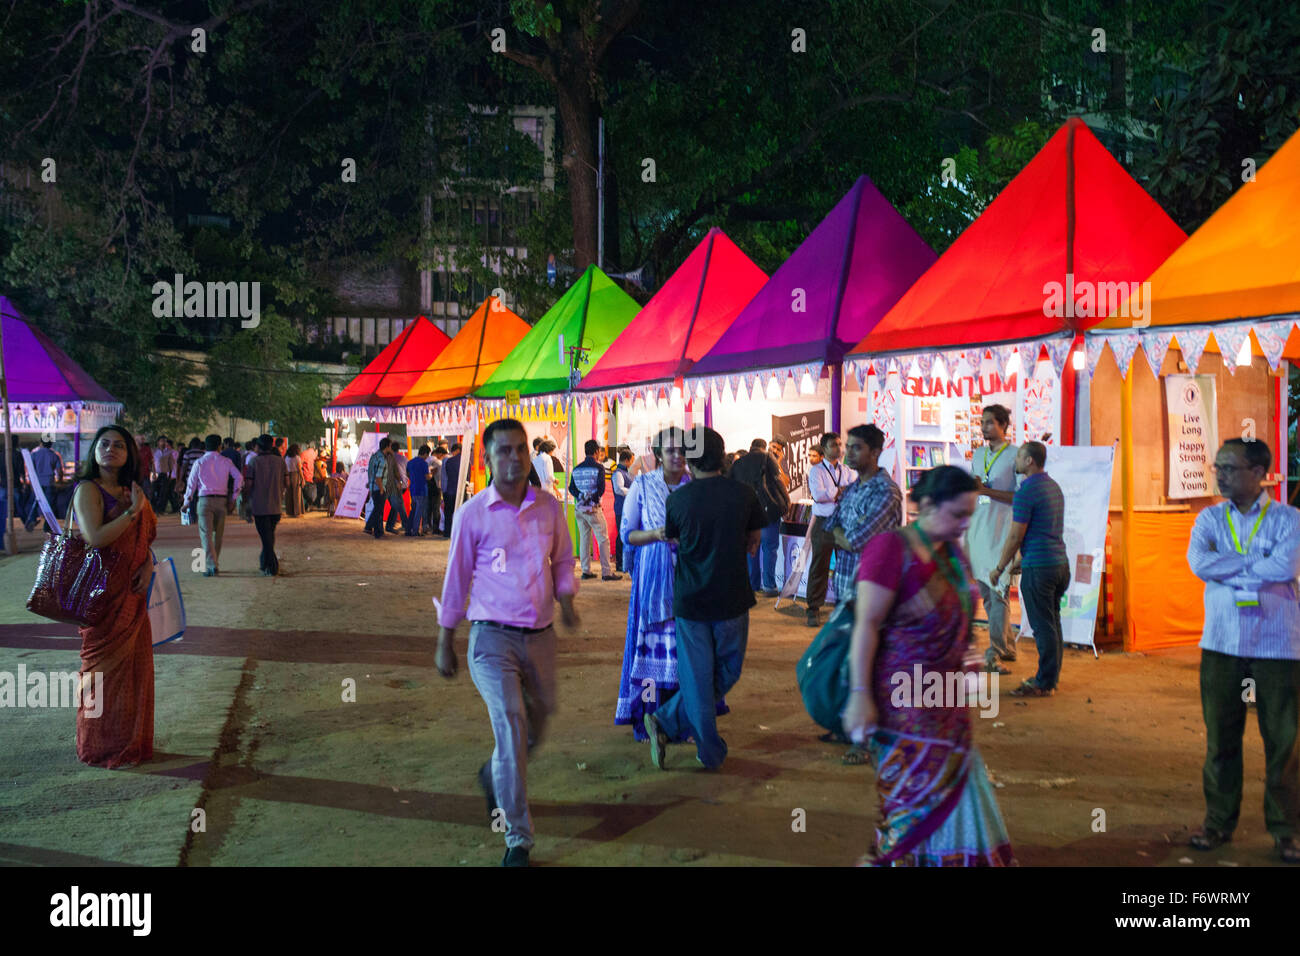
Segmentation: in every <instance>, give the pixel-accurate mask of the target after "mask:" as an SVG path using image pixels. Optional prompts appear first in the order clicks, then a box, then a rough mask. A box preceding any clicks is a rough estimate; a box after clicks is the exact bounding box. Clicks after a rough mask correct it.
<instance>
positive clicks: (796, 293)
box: [686, 176, 935, 484]
mask: <svg viewBox="0 0 1300 956" xmlns="http://www.w3.org/2000/svg"><path fill="white" fill-rule="evenodd" d="M934 260H935V255H934V252H933V251H932V250H931V249H930V247H929V246H927V245H926V244H925V242H924V241H923V240H922V239H921V237H920V236H918V235H917V234H916V232H915V231H913V229H912V227H911V226H909V225H908V224H907V222H906V221H905V220H904V219H903V217H902V216H900V215H899V214H898V212H897V211H896V210H895V209H894V207H893V206H891V205H890V204H889V200H887V199H886V198H885V197H884V196H883V195H881V193H880V191H879V190H878V189H876V187H875V186H874V185H873V184H872V182H871V180H870V179H868V178H867V177H866V176H861V177H859V178H858V180H857V182H855V183H854V184H853V187H852V188H851V189H850V190H849V191H848V193H846V194H845V195H844V197H843V198H842V199H841V200H840V201H839V202H838V203H836V204H835V207H834V208H833V209H832V210H831V211H830V212H829V213H828V214H827V216H826V218H825V219H823V220H822V221H821V222H820V223H818V225H817V227H816V228H815V229H813V231H812V232H811V233H809V235H808V237H807V238H806V239H805V240H804V241H803V242H802V243H801V244H800V245H799V247H798V248H797V249H796V250H795V251H794V252H793V253H792V254H791V255H790V258H789V259H787V260H786V261H785V262H784V263H782V264H781V266H780V267H779V268H778V269H777V270H776V272H775V273H773V275H772V277H771V278H770V279H769V280H768V281H767V283H766V284H765V285H764V286H763V287H762V288H761V289H760V290H759V291H758V293H757V294H756V295H755V296H754V298H753V299H752V300H751V301H750V303H749V304H748V305H747V306H746V307H745V308H744V310H743V311H742V312H741V313H740V315H739V316H737V317H736V319H735V321H733V322H732V323H731V325H730V326H729V327H728V328H727V330H726V331H725V332H724V333H723V334H722V335H721V336H720V337H719V339H718V341H717V343H716V344H715V345H714V346H713V347H712V348H711V349H709V351H708V352H707V353H706V354H705V355H704V356H703V357H702V358H701V359H700V360H699V361H698V362H696V363H695V365H694V366H693V367H692V368H691V369H690V371H689V372H688V373H687V375H686V384H687V387H688V389H689V390H690V391H691V392H692V393H693V394H695V395H697V396H699V395H700V394H701V393H703V394H704V395H707V396H708V398H709V401H710V405H711V418H712V420H713V427H714V428H715V429H717V430H718V431H719V432H721V433H722V435H723V437H724V438H725V439H726V441H727V446H728V447H729V448H733V449H738V448H744V449H747V448H749V443H750V441H751V440H752V439H753V438H754V437H755V436H762V437H765V438H771V437H772V434H773V432H774V431H777V432H783V431H785V430H789V431H790V432H792V434H789V435H787V436H786V437H788V438H790V439H791V449H790V450H791V455H790V462H789V464H790V466H791V467H792V468H793V469H796V470H798V471H800V473H801V474H802V470H803V469H804V468H805V467H806V465H807V453H808V449H809V448H810V447H811V445H812V444H814V443H815V442H816V440H817V439H818V438H820V433H817V432H818V428H820V431H821V432H824V431H839V430H840V421H841V398H842V392H843V389H842V377H843V371H842V360H843V358H844V354H845V353H846V352H847V351H848V350H849V349H850V348H852V347H853V345H854V344H855V343H857V342H858V340H859V339H861V338H862V336H864V335H866V334H867V333H868V332H869V331H871V329H872V328H873V327H874V326H875V324H876V323H877V322H878V321H879V320H880V319H881V317H882V316H884V314H885V313H886V312H887V311H888V310H889V308H890V307H891V306H892V305H893V304H894V303H895V302H896V301H897V300H898V298H899V296H901V295H902V294H903V293H904V292H905V291H906V290H907V288H908V287H909V286H910V285H911V284H912V283H913V282H914V281H915V280H916V279H917V277H919V276H920V275H921V273H923V272H924V271H925V270H926V269H927V268H928V267H929V266H930V264H931V263H933V262H934ZM760 399H763V400H760ZM828 413H829V414H828ZM805 417H807V419H808V421H807V422H806V423H805V422H804V419H805ZM814 433H817V434H814ZM796 436H797V437H796ZM791 477H792V478H794V475H793V474H792V476H791ZM794 483H795V484H798V483H799V482H797V481H796V482H794Z"/></svg>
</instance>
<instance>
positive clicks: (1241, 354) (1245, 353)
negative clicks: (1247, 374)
mask: <svg viewBox="0 0 1300 956" xmlns="http://www.w3.org/2000/svg"><path fill="white" fill-rule="evenodd" d="M1248 365H1250V333H1249V332H1248V333H1246V341H1244V342H1242V343H1241V348H1240V349H1238V350H1237V367H1238V368H1243V367H1245V366H1248Z"/></svg>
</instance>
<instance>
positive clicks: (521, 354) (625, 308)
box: [474, 266, 641, 398]
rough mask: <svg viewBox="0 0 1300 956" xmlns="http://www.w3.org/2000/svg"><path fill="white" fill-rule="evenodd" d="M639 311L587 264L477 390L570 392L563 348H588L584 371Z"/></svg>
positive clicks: (481, 394) (499, 394)
mask: <svg viewBox="0 0 1300 956" xmlns="http://www.w3.org/2000/svg"><path fill="white" fill-rule="evenodd" d="M639 311H641V306H640V305H638V304H637V302H636V300H635V299H633V298H632V297H631V296H630V295H628V294H627V293H626V292H624V291H623V290H622V289H620V288H619V287H618V286H617V285H615V284H614V282H613V280H612V279H610V278H609V276H607V275H605V273H603V272H601V271H600V270H599V269H597V268H596V267H595V266H587V271H586V272H584V273H583V274H582V276H581V278H579V279H578V281H577V282H575V283H574V284H573V285H572V286H571V287H570V288H569V291H568V292H566V293H564V295H563V296H562V297H561V298H560V301H558V302H556V303H555V305H553V306H551V308H550V309H549V310H548V311H547V313H546V314H545V315H543V316H542V317H541V318H540V319H538V320H537V324H536V325H534V326H533V328H532V330H531V331H530V332H529V333H528V334H527V335H525V336H524V337H523V338H522V339H521V340H520V342H519V344H518V345H516V346H515V347H514V349H513V350H512V351H511V352H510V354H509V355H507V356H506V357H505V360H504V361H503V362H502V363H501V365H500V367H499V368H497V370H496V372H494V373H493V374H492V377H491V378H489V379H488V380H487V381H486V382H484V383H483V384H482V385H481V386H480V387H479V388H478V390H477V391H475V392H474V395H475V396H476V397H478V398H504V397H505V394H506V392H509V391H515V390H517V391H518V392H519V394H520V395H549V394H555V393H558V392H565V391H568V388H569V360H568V356H567V355H562V354H561V352H560V336H561V335H563V336H564V346H565V348H566V349H567V348H568V347H569V346H571V345H578V344H581V345H582V346H583V347H584V348H586V349H587V350H588V352H587V357H586V359H585V360H584V361H583V363H582V364H581V365H580V366H579V370H580V371H585V370H587V369H589V368H591V366H592V365H593V364H595V363H596V361H597V360H599V359H600V357H601V356H602V355H604V354H605V350H606V349H607V348H609V346H610V344H611V343H612V342H613V341H614V340H615V339H616V338H618V337H619V335H620V334H622V332H623V330H624V329H625V328H627V327H628V324H629V323H630V322H631V321H632V319H634V318H635V317H636V314H637V313H638V312H639Z"/></svg>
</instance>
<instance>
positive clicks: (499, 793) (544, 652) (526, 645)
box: [469, 622, 555, 850]
mask: <svg viewBox="0 0 1300 956" xmlns="http://www.w3.org/2000/svg"><path fill="white" fill-rule="evenodd" d="M469 676H470V677H471V678H472V679H473V681H474V686H475V687H477V688H478V692H479V696H480V697H482V698H483V703H484V704H486V705H487V709H488V719H489V720H490V721H491V722H492V734H493V736H494V737H495V738H496V748H495V749H494V750H493V751H492V792H493V793H495V794H496V798H497V806H498V807H499V808H500V809H501V810H503V811H504V812H505V822H506V847H507V848H510V847H522V848H523V849H525V850H528V849H531V848H532V846H533V818H532V815H531V814H529V812H528V787H527V779H528V753H529V751H531V750H532V749H533V748H534V747H536V746H537V745H538V744H539V743H541V740H542V735H543V732H544V731H545V729H546V721H547V719H548V718H549V717H550V716H551V714H553V713H555V629H554V628H553V627H548V628H546V630H544V631H542V632H541V633H539V634H528V635H525V634H519V633H516V632H514V631H507V630H505V629H504V628H500V627H494V626H492V625H491V624H484V623H481V622H476V623H475V624H474V625H473V626H472V627H471V628H470V631H469Z"/></svg>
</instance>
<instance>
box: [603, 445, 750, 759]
mask: <svg viewBox="0 0 1300 956" xmlns="http://www.w3.org/2000/svg"><path fill="white" fill-rule="evenodd" d="M653 451H654V459H655V462H656V463H657V464H658V466H659V467H657V468H655V469H654V470H653V471H643V472H642V473H641V474H639V475H637V476H636V478H635V479H633V481H632V487H631V488H630V489H629V490H628V493H627V500H626V501H624V503H623V524H622V526H621V527H620V528H619V535H620V537H622V539H623V544H624V546H625V547H627V548H629V549H635V551H636V555H635V558H634V559H633V558H631V557H629V561H631V563H632V593H631V595H630V597H629V598H628V602H627V637H626V640H625V642H624V646H623V674H622V677H621V678H620V680H619V685H618V703H617V705H616V706H615V710H614V723H615V724H631V725H632V734H633V736H634V737H635V739H637V740H648V739H649V737H648V735H647V734H646V732H645V719H644V718H645V715H646V714H648V713H653V712H654V711H656V710H658V709H659V708H660V707H661V706H663V704H664V701H666V700H667V699H668V698H669V697H670V696H672V695H673V694H674V693H676V691H677V688H678V683H677V641H676V634H677V626H676V619H675V617H674V616H673V567H674V564H675V557H676V546H677V542H675V541H669V540H668V539H667V538H665V537H664V520H665V517H666V508H667V505H668V496H669V495H670V494H672V493H673V492H674V491H676V490H677V489H679V488H682V487H684V486H685V485H686V483H687V482H688V481H690V480H691V476H690V474H688V473H687V471H686V435H685V433H684V432H683V431H682V430H681V429H680V428H665V429H664V430H663V431H661V432H660V433H659V434H658V436H657V437H656V438H655V440H654V445H653ZM727 711H728V708H727V705H726V703H725V702H719V703H718V707H717V712H718V714H719V715H721V714H725V713H727Z"/></svg>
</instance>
